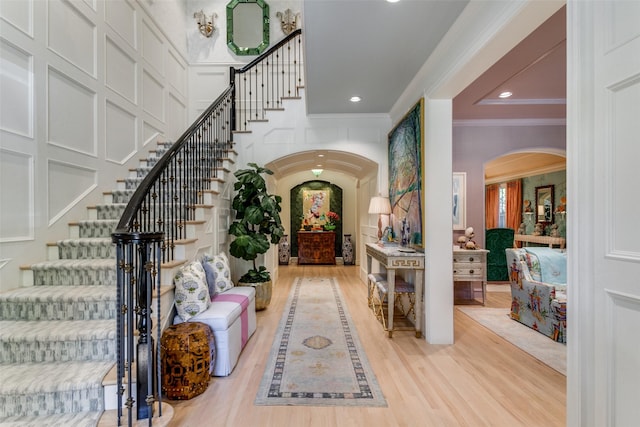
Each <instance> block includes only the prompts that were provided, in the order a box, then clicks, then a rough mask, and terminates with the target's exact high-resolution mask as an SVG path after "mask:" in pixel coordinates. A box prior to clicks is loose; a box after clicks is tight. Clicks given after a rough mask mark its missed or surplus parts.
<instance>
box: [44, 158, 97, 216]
mask: <svg viewBox="0 0 640 427" xmlns="http://www.w3.org/2000/svg"><path fill="white" fill-rule="evenodd" d="M47 169H48V173H47V182H48V184H49V193H48V195H47V207H48V218H49V225H52V224H53V223H55V222H56V221H57V220H58V219H60V217H62V216H63V215H64V214H65V213H66V212H67V211H69V210H70V209H71V208H73V207H74V206H75V205H76V204H78V203H79V202H80V201H81V200H82V198H83V197H84V196H85V195H87V194H89V193H90V192H91V190H93V189H94V188H96V187H97V178H98V174H97V172H96V171H95V170H94V169H89V168H86V167H84V166H80V165H74V164H71V163H64V162H60V161H56V160H49V163H48V168H47Z"/></svg>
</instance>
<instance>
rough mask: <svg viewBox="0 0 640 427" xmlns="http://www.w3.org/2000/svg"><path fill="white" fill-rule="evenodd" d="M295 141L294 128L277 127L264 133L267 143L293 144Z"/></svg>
mask: <svg viewBox="0 0 640 427" xmlns="http://www.w3.org/2000/svg"><path fill="white" fill-rule="evenodd" d="M294 142H295V129H294V128H286V129H284V128H276V129H271V130H269V131H267V132H266V133H265V135H264V143H265V144H293V143H294Z"/></svg>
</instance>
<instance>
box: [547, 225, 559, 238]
mask: <svg viewBox="0 0 640 427" xmlns="http://www.w3.org/2000/svg"><path fill="white" fill-rule="evenodd" d="M549 236H551V237H560V230H558V224H552V225H551V231H550V232H549Z"/></svg>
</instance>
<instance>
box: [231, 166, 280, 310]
mask: <svg viewBox="0 0 640 427" xmlns="http://www.w3.org/2000/svg"><path fill="white" fill-rule="evenodd" d="M248 165H249V166H250V168H247V169H240V170H237V171H236V172H235V173H234V175H235V177H236V179H237V181H236V182H235V184H234V185H233V189H234V190H235V192H236V195H235V196H234V198H233V200H232V202H231V207H232V208H233V209H234V210H235V211H236V219H235V220H234V221H233V222H232V223H231V225H230V226H229V234H231V235H233V236H235V239H234V240H233V242H231V246H230V248H229V253H230V254H231V255H232V256H234V257H236V258H241V259H243V260H245V261H252V262H253V268H251V269H249V271H248V272H246V273H245V274H244V275H242V276H241V277H240V280H239V283H238V285H240V286H253V287H254V288H255V289H256V309H257V310H262V309H265V308H267V306H268V305H269V303H270V302H271V288H272V283H271V274H270V273H269V271H268V270H267V269H266V267H265V266H263V265H261V266H259V267H258V266H256V258H257V257H258V255H259V254H264V253H266V252H267V251H268V250H269V247H270V246H271V244H274V245H277V244H278V242H280V239H281V238H282V236H283V235H284V227H283V226H282V222H281V220H280V211H281V210H282V208H281V207H280V202H281V201H282V197H280V196H278V195H274V194H269V193H268V192H267V184H266V182H265V180H264V178H263V177H262V174H265V173H266V174H268V175H273V172H272V171H271V170H269V169H266V168H263V167H261V166H258V165H257V164H255V163H249V164H248Z"/></svg>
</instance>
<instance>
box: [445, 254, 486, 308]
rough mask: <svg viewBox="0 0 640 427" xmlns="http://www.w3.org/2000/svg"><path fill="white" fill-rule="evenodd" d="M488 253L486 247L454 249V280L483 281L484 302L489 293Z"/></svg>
mask: <svg viewBox="0 0 640 427" xmlns="http://www.w3.org/2000/svg"><path fill="white" fill-rule="evenodd" d="M487 253H489V251H488V250H486V249H475V250H466V249H454V251H453V282H454V285H455V282H481V284H482V304H483V305H484V303H485V300H486V293H487Z"/></svg>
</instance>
